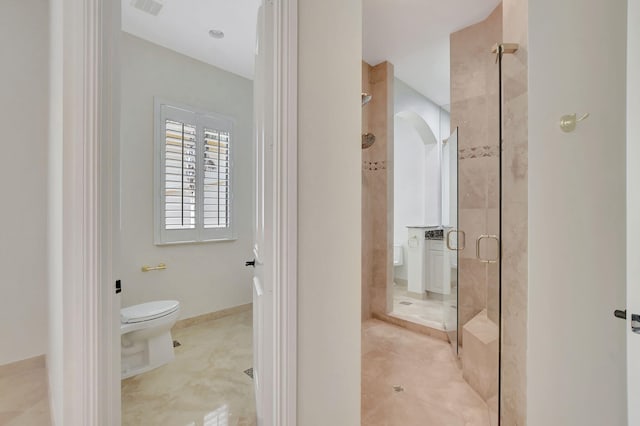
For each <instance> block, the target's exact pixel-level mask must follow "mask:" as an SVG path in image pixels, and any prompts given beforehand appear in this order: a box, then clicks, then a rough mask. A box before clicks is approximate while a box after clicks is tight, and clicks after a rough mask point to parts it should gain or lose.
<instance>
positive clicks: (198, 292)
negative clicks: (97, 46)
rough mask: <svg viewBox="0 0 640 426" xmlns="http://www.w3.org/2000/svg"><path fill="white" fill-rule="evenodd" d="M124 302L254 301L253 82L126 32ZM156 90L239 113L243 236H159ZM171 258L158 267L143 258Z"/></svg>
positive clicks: (214, 307)
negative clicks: (208, 239)
mask: <svg viewBox="0 0 640 426" xmlns="http://www.w3.org/2000/svg"><path fill="white" fill-rule="evenodd" d="M121 51H122V61H121V63H122V74H121V79H122V110H121V111H122V114H121V129H122V130H121V161H120V167H121V206H122V207H121V209H122V210H121V217H122V219H121V222H122V223H121V231H122V234H121V237H122V239H121V241H122V248H121V259H120V260H121V261H120V264H121V278H122V285H123V292H122V294H123V298H122V300H123V306H128V305H133V304H137V303H142V302H148V301H151V300H159V299H175V300H179V301H180V304H181V309H182V313H181V317H182V318H189V317H193V316H197V315H201V314H204V313H208V312H214V311H218V310H221V309H225V308H230V307H233V306H238V305H242V304H245V303H250V302H251V297H252V293H251V277H252V270H251V268H247V267H245V266H244V262H245V260H249V259H251V257H252V252H251V248H252V239H253V237H252V220H251V218H252V211H253V209H252V185H253V180H252V155H253V154H252V152H253V150H252V132H253V130H252V128H253V82H252V81H251V80H248V79H246V78H243V77H240V76H237V75H235V74H231V73H228V72H226V71H223V70H221V69H218V68H215V67H212V66H210V65H207V64H205V63H203V62H199V61H197V60H194V59H191V58H188V57H186V56H183V55H180V54H178V53H175V52H173V51H171V50H168V49H166V48H163V47H160V46H157V45H154V44H152V43H149V42H147V41H144V40H142V39H139V38H137V37H134V36H132V35H130V34H127V33H122V46H121ZM154 96H158V97H160V98H163V99H166V100H168V101H174V102H177V103H178V104H184V105H189V106H194V107H197V108H201V109H204V110H207V111H211V112H214V113H219V114H222V115H226V116H230V117H232V118H233V119H235V125H234V131H235V135H234V136H235V137H234V142H235V145H234V149H235V153H234V169H233V170H234V172H233V173H234V174H233V178H234V179H235V182H234V188H233V190H234V196H235V205H234V207H235V216H234V219H235V231H236V234H237V241H229V242H216V243H204V244H181V245H169V246H155V245H154V244H153V233H154V229H153V205H154V198H153V195H154V194H153V173H154V172H153V170H154V161H153V152H154V151H153V123H154V121H153V120H154V116H153V111H154ZM158 263H165V264H166V265H167V269H166V270H165V271H160V272H147V273H144V272H141V271H140V268H141V266H143V265H156V264H158Z"/></svg>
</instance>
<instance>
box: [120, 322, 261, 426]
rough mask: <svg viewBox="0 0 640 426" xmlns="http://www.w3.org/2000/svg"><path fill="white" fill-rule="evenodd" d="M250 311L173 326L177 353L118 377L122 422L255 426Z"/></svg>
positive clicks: (152, 425)
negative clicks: (127, 376) (148, 367)
mask: <svg viewBox="0 0 640 426" xmlns="http://www.w3.org/2000/svg"><path fill="white" fill-rule="evenodd" d="M252 336H253V334H252V319H251V311H247V312H242V313H239V314H234V315H230V316H228V317H224V318H220V319H216V320H212V321H207V322H204V323H200V324H197V325H193V326H190V327H187V328H183V329H180V330H177V331H175V332H174V333H173V338H174V339H175V340H178V341H179V342H180V343H181V346H179V347H177V348H176V349H175V354H176V359H175V360H174V361H173V362H171V363H169V364H167V365H165V366H163V367H160V368H158V369H156V370H153V371H150V372H147V373H144V374H141V375H138V376H135V377H132V378H130V379H127V380H124V381H123V382H122V425H123V426H159V425H162V426H254V425H255V424H256V420H255V403H254V392H253V381H252V380H251V378H250V377H249V376H247V375H246V374H245V373H244V371H245V370H247V369H248V368H250V367H251V366H252V365H253V354H252Z"/></svg>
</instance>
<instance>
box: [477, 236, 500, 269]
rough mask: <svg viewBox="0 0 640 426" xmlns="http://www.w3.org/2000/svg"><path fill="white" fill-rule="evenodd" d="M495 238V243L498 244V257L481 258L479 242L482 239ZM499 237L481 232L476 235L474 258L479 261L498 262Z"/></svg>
mask: <svg viewBox="0 0 640 426" xmlns="http://www.w3.org/2000/svg"><path fill="white" fill-rule="evenodd" d="M485 239H487V240H495V241H496V243H497V244H498V257H497V258H495V259H483V258H482V256H480V242H481V241H482V240H485ZM499 253H500V238H498V236H497V235H488V234H482V235H480V236H479V237H478V239H477V240H476V259H478V260H479V261H480V262H482V263H498V261H499V260H500V254H499Z"/></svg>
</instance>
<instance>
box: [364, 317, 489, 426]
mask: <svg viewBox="0 0 640 426" xmlns="http://www.w3.org/2000/svg"><path fill="white" fill-rule="evenodd" d="M495 424H497V416H496V413H492V412H491V411H490V410H489V408H488V406H487V404H486V403H485V401H483V400H482V398H480V396H479V395H478V394H477V393H476V392H475V391H474V390H473V389H472V388H471V386H469V384H467V382H466V381H465V380H464V378H463V376H462V371H461V370H460V368H459V367H458V362H457V360H456V358H455V356H454V355H453V352H452V351H451V347H450V346H449V344H448V343H446V342H443V341H442V340H439V339H435V338H432V337H429V336H425V335H422V334H419V333H414V332H413V331H410V330H406V329H404V328H400V327H396V326H394V325H391V324H387V323H385V322H382V321H377V320H369V321H366V322H364V323H363V327H362V425H363V426H389V425H394V426H395V425H403V426H445V425H446V426H465V425H472V426H490V425H495Z"/></svg>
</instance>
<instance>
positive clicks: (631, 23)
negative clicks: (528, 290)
mask: <svg viewBox="0 0 640 426" xmlns="http://www.w3.org/2000/svg"><path fill="white" fill-rule="evenodd" d="M628 14H629V20H628V24H627V29H628V31H629V35H628V40H627V43H628V45H627V55H628V56H627V138H628V139H627V191H628V197H629V198H628V201H627V235H640V221H639V220H638V216H637V214H635V213H636V212H638V211H640V120H638V117H640V78H638V76H640V2H638V1H636V0H629V10H628ZM637 259H640V246H638V244H637V243H636V240H635V239H633V238H628V239H627V312H633V313H640V280H638V277H639V276H640V262H638V261H637ZM627 334H628V340H627V345H628V347H627V369H628V376H627V385H628V389H629V392H628V400H627V404H628V406H629V419H628V420H629V424H630V425H637V424H640V406H638V398H639V397H640V365H638V362H637V355H638V354H639V353H640V336H638V335H636V334H634V333H633V332H632V331H631V328H630V327H627Z"/></svg>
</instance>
